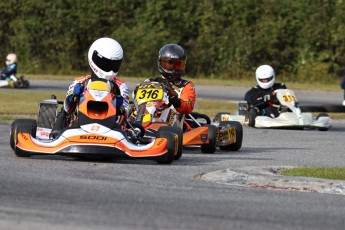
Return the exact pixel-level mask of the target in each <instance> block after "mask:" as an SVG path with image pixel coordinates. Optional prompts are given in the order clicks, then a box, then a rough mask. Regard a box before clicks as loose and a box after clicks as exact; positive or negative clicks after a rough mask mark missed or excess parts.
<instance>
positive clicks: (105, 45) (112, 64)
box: [88, 38, 123, 80]
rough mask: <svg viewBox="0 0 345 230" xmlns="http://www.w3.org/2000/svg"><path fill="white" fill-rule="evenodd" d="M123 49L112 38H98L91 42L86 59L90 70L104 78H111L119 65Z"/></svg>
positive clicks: (114, 75) (117, 70)
mask: <svg viewBox="0 0 345 230" xmlns="http://www.w3.org/2000/svg"><path fill="white" fill-rule="evenodd" d="M122 59H123V49H122V47H121V45H120V44H119V43H118V42H117V41H115V40H114V39H112V38H99V39H97V40H96V41H94V43H92V45H91V47H90V49H89V53H88V60H89V65H90V67H91V69H92V71H93V72H94V73H95V74H96V75H97V76H98V77H99V78H103V79H106V80H113V78H114V77H116V75H117V73H118V72H119V69H120V67H121V63H122Z"/></svg>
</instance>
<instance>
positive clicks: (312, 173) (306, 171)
mask: <svg viewBox="0 0 345 230" xmlns="http://www.w3.org/2000/svg"><path fill="white" fill-rule="evenodd" d="M280 174H281V175H284V176H303V177H315V178H323V179H331V180H345V168H317V167H297V168H291V169H284V170H282V171H281V172H280Z"/></svg>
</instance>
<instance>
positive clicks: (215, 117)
mask: <svg viewBox="0 0 345 230" xmlns="http://www.w3.org/2000/svg"><path fill="white" fill-rule="evenodd" d="M222 115H230V113H227V112H219V113H217V114H216V116H214V118H213V122H216V123H220V122H221V121H222V119H221V118H222Z"/></svg>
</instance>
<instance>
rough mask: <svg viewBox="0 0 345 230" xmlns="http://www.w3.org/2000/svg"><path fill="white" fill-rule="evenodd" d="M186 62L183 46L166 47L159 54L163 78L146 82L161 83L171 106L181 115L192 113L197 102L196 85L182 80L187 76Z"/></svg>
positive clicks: (159, 69) (159, 68)
mask: <svg viewBox="0 0 345 230" xmlns="http://www.w3.org/2000/svg"><path fill="white" fill-rule="evenodd" d="M186 60H187V57H186V54H185V52H184V50H183V48H182V47H181V46H179V45H177V44H167V45H164V46H163V47H161V48H160V50H159V54H158V71H159V73H160V74H161V76H160V77H157V78H150V79H147V80H145V82H151V81H157V82H161V83H162V84H163V85H164V86H165V87H166V88H167V90H168V96H169V102H170V103H169V104H171V105H173V106H174V108H175V109H176V111H177V112H178V113H180V114H190V113H192V111H193V109H194V104H195V100H196V93H195V87H194V84H193V83H192V82H191V81H187V80H185V79H182V78H181V77H182V76H183V75H184V74H185V66H186ZM169 106H170V105H169Z"/></svg>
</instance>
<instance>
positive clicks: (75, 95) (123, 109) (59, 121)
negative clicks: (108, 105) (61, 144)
mask: <svg viewBox="0 0 345 230" xmlns="http://www.w3.org/2000/svg"><path fill="white" fill-rule="evenodd" d="M93 79H99V78H98V77H97V76H95V75H88V76H82V77H79V78H76V79H75V80H74V81H73V83H72V84H71V85H70V86H69V88H68V91H67V93H66V99H65V101H64V106H63V108H62V110H61V112H59V114H58V115H57V117H56V121H55V126H54V128H53V129H52V131H51V133H50V136H51V137H52V138H55V137H56V136H58V135H59V134H60V132H61V131H62V130H63V129H64V128H65V127H66V126H67V125H68V124H67V119H66V118H67V115H68V114H71V113H72V112H73V111H74V110H75V107H76V105H77V102H78V99H79V98H80V97H83V92H84V86H86V84H87V82H88V81H89V80H93ZM102 80H103V79H102ZM112 83H113V84H114V85H113V89H112V90H113V92H114V93H115V96H116V105H115V106H116V110H117V111H118V112H119V115H120V116H119V119H122V118H124V117H125V118H126V117H127V115H128V106H129V93H128V87H127V85H126V83H124V82H123V81H122V80H121V79H119V78H114V80H113V81H112ZM119 119H118V122H119V123H120V121H119ZM122 120H123V119H122Z"/></svg>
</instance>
